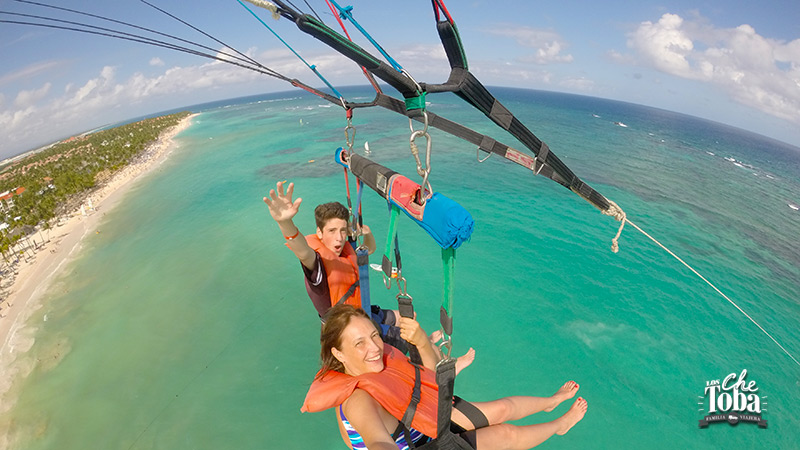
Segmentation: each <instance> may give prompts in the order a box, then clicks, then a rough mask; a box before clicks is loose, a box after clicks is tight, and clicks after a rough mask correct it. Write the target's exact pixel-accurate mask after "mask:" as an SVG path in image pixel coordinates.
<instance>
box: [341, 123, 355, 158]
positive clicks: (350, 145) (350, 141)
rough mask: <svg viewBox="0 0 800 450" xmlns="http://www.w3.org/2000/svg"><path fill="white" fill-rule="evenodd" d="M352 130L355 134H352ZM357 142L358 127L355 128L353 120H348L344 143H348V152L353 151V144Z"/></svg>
mask: <svg viewBox="0 0 800 450" xmlns="http://www.w3.org/2000/svg"><path fill="white" fill-rule="evenodd" d="M351 130H352V132H353V134H352V135H351V134H350V131H351ZM355 140H356V127H354V126H353V121H352V119H347V126H346V127H344V141H345V143H347V152H348V153H350V152H352V151H353V143H354V142H355Z"/></svg>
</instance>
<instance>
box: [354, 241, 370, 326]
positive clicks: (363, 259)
mask: <svg viewBox="0 0 800 450" xmlns="http://www.w3.org/2000/svg"><path fill="white" fill-rule="evenodd" d="M356 259H357V260H358V284H359V286H360V287H361V309H363V310H364V311H366V312H367V314H369V313H370V311H371V310H372V304H371V303H370V294H369V250H367V249H366V248H365V247H359V248H357V249H356Z"/></svg>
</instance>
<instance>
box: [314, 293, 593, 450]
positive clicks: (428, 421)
mask: <svg viewBox="0 0 800 450" xmlns="http://www.w3.org/2000/svg"><path fill="white" fill-rule="evenodd" d="M400 326H401V328H402V329H403V336H404V337H406V339H408V341H409V342H410V343H411V344H413V345H415V346H417V348H418V349H419V352H420V354H421V355H422V361H423V367H419V366H417V365H415V364H412V363H411V362H410V361H409V360H408V358H407V357H405V355H403V354H402V353H400V352H399V351H398V350H397V349H395V348H393V347H392V346H390V345H385V344H384V343H383V342H382V341H381V338H380V334H379V333H378V330H377V328H376V327H375V325H374V324H373V322H372V321H371V320H370V319H369V316H367V314H366V313H365V312H364V311H363V310H360V309H357V308H354V307H352V306H349V305H337V306H334V307H333V308H331V309H330V310H329V311H328V313H327V314H326V316H325V321H324V324H323V327H322V332H321V335H320V344H321V350H320V358H321V361H322V369H321V370H320V371H319V373H318V374H317V377H316V379H315V380H314V382H313V384H312V385H311V388H310V389H309V391H308V394H307V396H306V400H305V403H304V404H303V411H304V412H316V411H322V410H325V409H329V408H337V410H338V417H339V430H340V432H341V434H342V438H343V439H344V440H345V443H347V444H348V445H349V446H350V447H351V448H354V449H357V448H362V449H366V448H370V449H373V450H375V449H386V450H394V449H397V448H400V449H405V448H410V447H411V445H413V447H412V448H421V449H427V448H429V449H440V448H441V449H445V448H450V449H481V450H483V449H498V450H499V449H528V448H531V447H535V446H537V445H539V444H541V443H542V442H544V441H545V440H547V439H548V438H550V437H551V436H553V435H555V434H558V435H564V434H566V433H567V431H569V429H570V428H572V427H573V426H574V425H575V424H576V423H578V421H580V420H581V419H582V418H583V416H584V414H585V413H586V410H587V407H588V405H587V402H586V400H584V399H583V398H580V397H579V398H578V399H577V400H576V401H575V402H574V403H573V405H572V407H571V408H570V409H569V411H567V412H566V413H565V414H564V415H563V416H561V417H559V418H558V419H555V420H553V421H551V422H547V423H540V424H534V425H526V426H515V425H510V424H507V423H506V422H507V421H512V420H518V419H522V418H524V417H527V416H530V415H532V414H535V413H537V412H541V411H552V410H553V409H554V408H555V407H556V406H558V405H559V404H561V402H563V401H565V400H568V399H570V398H572V397H574V396H575V394H576V393H577V391H578V387H579V386H578V384H577V383H575V382H574V381H568V382H566V383H564V385H563V386H561V388H560V389H558V391H556V393H555V394H553V395H552V396H550V397H529V396H515V397H505V398H501V399H498V400H493V401H488V402H480V403H469V402H466V401H464V400H462V399H460V398H458V397H453V409H452V415H451V424H450V431H451V433H453V435H454V436H453V440H451V441H447V442H443V443H442V445H441V446H440V445H439V442H438V441H437V439H436V438H437V420H438V413H439V412H440V407H439V405H438V403H437V400H438V398H439V397H438V396H439V392H438V391H439V388H438V386H437V384H436V380H435V376H434V370H435V369H434V367H432V366H433V365H434V364H435V363H434V361H435V358H432V357H426V354H427V355H429V356H430V355H431V352H432V348H431V343H430V341H429V340H428V338H427V337H426V336H425V333H424V332H422V331H421V328H420V327H419V324H417V323H416V321H415V320H413V319H407V318H404V319H403V321H401V323H400ZM410 442H413V444H409V443H410ZM426 443H427V444H426Z"/></svg>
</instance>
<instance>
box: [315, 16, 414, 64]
mask: <svg viewBox="0 0 800 450" xmlns="http://www.w3.org/2000/svg"><path fill="white" fill-rule="evenodd" d="M330 1H331V3H333V6H335V7H336V9H338V10H339V17H341V18H342V19H346V20H349V21H350V22H353V25H355V26H356V28H358V31H360V32H361V34H363V35H364V37H366V38H367V39H368V40H369V41H370V42H371V43H372V45H374V46H375V48H377V49H378V51H379V52H381V54H382V55H383V57H384V58H386V60H387V61H389V64H391V65H392V67H394V69H395V70H397V71H398V72H402V71H403V68H402V67H401V66H400V64H398V63H397V61H395V60H394V59H393V58H392V57H391V56H389V54H388V53H386V51H385V50H384V49H383V47H381V46H380V45H378V43H377V42H376V41H375V39H372V36H370V35H369V33H367V31H366V30H365V29H363V28H361V25H359V24H358V22H356V19H354V18H353V14H352V11H353V7H352V6H347V7H344V8H342V7H341V6H339V5H338V4H337V3H336V0H330Z"/></svg>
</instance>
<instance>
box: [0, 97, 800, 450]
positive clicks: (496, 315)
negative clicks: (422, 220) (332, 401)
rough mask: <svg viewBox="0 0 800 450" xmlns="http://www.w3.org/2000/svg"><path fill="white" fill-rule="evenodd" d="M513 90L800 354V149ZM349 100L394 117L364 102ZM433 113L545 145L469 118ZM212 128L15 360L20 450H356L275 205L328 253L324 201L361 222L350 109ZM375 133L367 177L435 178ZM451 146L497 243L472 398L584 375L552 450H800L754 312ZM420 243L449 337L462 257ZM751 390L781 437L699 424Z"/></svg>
mask: <svg viewBox="0 0 800 450" xmlns="http://www.w3.org/2000/svg"><path fill="white" fill-rule="evenodd" d="M492 91H493V92H494V93H495V95H496V96H497V97H498V98H499V99H500V100H501V101H502V102H503V103H504V105H505V106H506V107H508V108H509V109H510V110H511V111H512V112H514V113H515V115H516V116H517V117H518V118H519V119H520V120H521V121H522V122H523V123H525V124H527V125H528V126H529V128H531V130H532V131H533V132H534V133H536V135H537V136H538V137H539V138H541V139H542V140H543V141H544V142H546V143H547V144H548V145H549V146H550V148H551V150H552V151H553V152H554V153H555V154H556V155H558V156H559V157H560V158H561V159H562V160H563V161H564V162H565V163H566V164H567V165H568V166H569V167H570V168H571V169H572V170H573V171H574V172H575V173H576V174H577V175H578V176H580V177H581V178H582V179H583V180H584V181H585V182H587V183H589V184H590V185H591V186H593V187H594V188H595V189H596V190H598V191H599V192H600V193H602V194H603V195H605V196H606V197H608V198H609V199H611V200H613V201H615V202H616V203H618V204H619V205H620V206H621V207H622V208H623V209H624V210H625V211H626V213H627V215H628V218H629V219H630V220H632V221H633V222H634V223H635V224H637V225H638V226H640V227H642V228H643V229H644V230H645V231H647V232H648V233H650V234H651V235H653V236H654V237H655V238H656V239H658V240H659V241H660V242H662V243H663V244H664V245H666V246H667V247H668V248H670V249H671V250H672V251H674V252H675V253H676V254H677V255H678V256H680V257H681V258H683V259H684V260H685V261H686V262H687V263H689V264H691V265H692V266H693V267H695V268H696V269H697V270H698V271H699V272H700V273H701V274H703V276H705V277H706V278H707V279H708V280H710V281H711V282H712V283H714V284H715V285H716V286H717V287H718V288H719V289H720V290H722V292H724V293H725V294H726V295H727V296H729V297H730V298H731V299H732V300H733V301H734V302H735V303H736V304H737V305H739V306H740V307H741V308H742V309H743V310H744V311H745V312H746V313H747V314H749V315H750V316H751V317H752V318H753V319H754V320H756V321H757V322H758V323H759V324H761V326H762V327H763V328H764V329H765V330H766V331H767V332H769V333H770V334H771V335H772V336H773V337H774V338H775V339H776V340H777V341H778V342H780V343H781V344H782V345H783V346H784V347H785V348H786V349H787V350H788V351H789V352H791V353H792V354H793V355H794V356H795V357H796V358H798V357H800V332H799V331H798V329H800V243H799V242H798V236H800V211H797V210H796V209H795V208H792V205H795V207H796V205H798V204H800V149H798V148H796V147H792V146H789V145H786V144H783V143H780V142H777V141H773V140H769V139H767V138H764V137H762V136H758V135H755V134H751V133H748V132H745V131H742V130H739V129H735V128H730V127H726V126H724V125H720V124H718V123H713V122H708V121H705V120H701V119H698V118H694V117H689V116H685V115H680V114H676V113H672V112H668V111H663V110H658V109H653V108H648V107H644V106H637V105H633V104H627V103H620V102H614V101H609V100H602V99H597V98H590V97H581V96H574V95H566V94H560V93H552V92H540V91H529V90H519V89H505V88H496V89H492ZM342 92H343V94H344V95H345V96H347V97H348V99H351V100H369V99H370V98H371V97H370V95H369V91H368V90H366V88H350V89H344V90H343V91H342ZM428 101H429V102H430V103H429V105H428V108H429V109H430V111H432V112H435V113H436V114H439V115H442V116H444V117H447V118H450V119H452V120H456V121H458V122H461V123H463V124H465V125H468V126H470V127H472V128H474V129H476V130H478V131H480V132H482V133H486V134H489V135H491V136H493V137H494V138H495V139H497V140H499V141H501V142H504V143H505V144H507V145H510V146H512V147H514V148H517V149H520V150H524V149H523V148H522V146H521V144H519V143H518V142H516V141H515V140H514V139H513V138H512V137H511V136H510V135H508V134H507V133H506V132H504V131H502V130H500V129H499V128H497V127H496V126H495V125H494V124H493V123H492V122H490V121H489V120H488V119H486V118H485V117H484V116H483V115H481V114H480V113H478V112H477V111H474V110H472V109H471V108H469V107H465V104H464V103H463V102H462V101H461V100H460V99H458V98H457V97H455V96H453V95H450V94H437V95H429V96H428ZM191 109H192V110H193V111H195V112H199V113H200V115H199V116H197V117H196V118H195V119H194V122H193V125H192V126H191V127H190V128H189V129H188V130H186V131H185V132H183V133H182V134H180V135H179V136H178V138H177V141H178V142H179V143H180V147H179V148H178V149H177V150H176V151H175V152H174V153H173V154H172V155H171V157H170V159H169V160H168V161H167V162H165V163H164V165H162V166H160V168H159V169H158V170H156V171H154V172H152V173H151V174H149V175H148V176H147V177H146V178H145V179H142V180H140V181H139V182H138V183H137V186H136V188H135V189H133V190H132V191H131V192H130V193H129V194H128V196H127V197H126V199H125V200H124V201H123V202H122V203H121V204H120V205H119V206H118V207H117V208H115V209H113V210H111V211H108V212H107V213H106V218H105V221H104V222H103V223H102V224H101V226H100V229H99V231H100V233H97V234H92V235H90V236H89V237H88V238H87V241H86V242H85V243H84V246H83V249H82V251H81V255H80V257H79V258H77V259H76V260H75V261H73V262H72V263H71V264H69V266H68V267H67V268H66V269H65V270H64V272H63V274H62V276H61V277H60V278H59V279H58V280H57V282H56V283H55V284H54V285H53V286H52V287H51V289H50V291H49V292H48V293H47V294H46V296H45V298H44V299H43V301H42V307H41V308H40V309H39V310H38V311H37V312H36V313H35V314H34V315H33V316H32V317H31V318H30V319H29V321H28V323H27V328H26V330H24V333H27V334H28V335H29V336H30V337H31V338H33V339H35V343H34V344H33V346H32V347H31V349H30V350H29V351H28V352H27V353H24V354H20V355H18V357H17V362H16V364H18V365H19V366H20V367H26V368H28V369H30V374H29V375H28V376H27V377H26V378H24V379H19V380H17V381H16V383H15V387H14V390H13V392H12V394H13V398H14V399H15V404H14V407H13V408H12V409H11V410H10V411H8V412H6V413H4V414H2V415H0V432H2V433H3V434H5V435H6V436H7V437H8V438H9V439H10V444H9V445H10V448H14V449H26V450H28V449H31V450H34V449H64V450H69V449H76V450H77V449H81V450H83V449H88V448H96V449H170V450H171V449H264V448H267V449H278V448H288V449H343V448H345V446H344V444H343V443H342V441H341V439H340V437H339V433H338V431H337V428H336V423H335V420H334V416H333V413H332V412H325V413H317V414H301V413H300V405H301V403H302V400H303V398H304V395H305V392H306V389H307V388H308V385H309V384H310V382H311V380H312V378H313V376H314V373H315V371H316V369H317V365H318V353H319V349H318V333H319V322H318V319H317V317H316V314H315V311H314V309H313V307H312V305H311V302H310V301H309V300H308V298H307V296H306V294H305V289H304V286H303V278H302V272H301V270H300V265H299V263H298V262H297V261H296V260H295V258H294V256H293V255H292V254H291V252H290V251H289V250H288V249H286V248H285V247H284V245H283V242H284V241H283V238H282V237H281V235H280V232H279V231H278V228H277V226H276V225H275V224H274V222H273V221H272V220H271V219H270V217H269V213H268V210H267V208H266V206H265V205H264V204H263V202H262V200H261V198H262V197H263V196H264V195H266V193H267V192H268V190H269V189H270V188H272V187H274V185H275V183H276V181H280V180H289V181H292V182H294V183H295V184H296V188H295V193H296V195H297V196H300V197H302V198H303V204H302V207H301V212H300V214H299V217H298V220H297V222H298V224H299V225H300V227H301V229H302V230H303V231H304V232H306V233H309V232H312V231H313V227H314V225H313V207H314V206H315V205H316V204H318V203H322V202H327V201H334V200H337V201H341V202H345V199H346V197H345V183H344V176H343V173H342V170H341V167H340V166H337V165H335V164H334V162H333V152H334V150H335V149H336V148H337V147H340V146H342V145H343V144H344V132H343V129H344V126H345V117H344V114H343V111H342V110H341V109H340V108H338V107H336V106H334V105H330V104H325V102H324V101H322V100H319V99H318V98H316V97H313V96H311V95H308V94H306V93H299V92H296V91H293V92H290V93H279V94H270V95H265V96H260V97H249V98H241V99H233V100H228V101H223V102H217V103H215V104H209V105H201V106H197V107H191ZM615 122H616V123H615ZM620 123H621V124H624V125H626V126H625V127H623V126H621V125H619V124H620ZM353 124H354V126H355V127H356V130H357V132H356V137H355V146H354V148H355V150H356V151H357V152H359V153H361V154H364V153H365V149H364V144H365V142H368V143H369V149H370V153H369V155H366V156H368V157H369V158H371V159H374V160H375V161H377V162H379V163H381V164H383V165H385V166H387V167H390V168H392V169H394V170H396V171H398V172H401V173H404V174H406V175H408V176H409V177H411V178H412V179H415V178H417V176H416V175H415V170H414V167H415V166H414V161H413V158H412V157H411V155H410V151H409V145H408V141H409V135H410V131H409V127H408V120H407V119H406V118H404V117H403V116H400V115H396V114H394V113H391V112H389V111H385V110H381V109H379V108H370V109H358V110H356V111H355V115H354V118H353ZM431 136H432V152H433V153H432V155H433V156H432V162H431V168H432V171H431V175H430V181H431V183H432V186H433V188H434V190H436V191H438V192H441V193H442V194H444V195H446V196H448V197H450V198H451V199H453V200H455V201H457V202H458V203H460V204H461V205H462V206H464V207H465V208H466V209H467V210H469V211H470V213H471V214H472V216H473V217H474V219H475V223H476V226H475V231H474V234H473V236H472V239H471V241H470V242H468V243H466V244H464V245H463V246H462V247H461V248H460V249H459V250H458V252H457V263H456V283H455V286H456V287H455V289H456V297H455V305H454V308H453V311H452V312H453V314H454V318H455V322H454V327H455V332H454V335H453V339H454V345H455V349H454V352H455V353H458V354H460V353H462V352H464V351H466V349H468V348H469V347H474V348H475V349H476V351H477V359H476V361H475V363H474V364H473V365H472V366H470V367H469V368H467V369H466V370H465V371H464V372H463V373H462V374H461V375H459V377H458V379H457V380H456V393H457V394H458V395H460V396H461V397H464V398H465V399H468V400H470V399H471V400H478V401H480V400H489V399H492V398H497V397H501V396H507V395H518V394H526V395H550V394H552V393H553V392H554V391H555V390H556V389H557V388H558V387H559V386H561V385H562V384H563V383H564V382H565V381H567V380H570V379H574V380H576V381H577V382H578V383H580V386H581V388H580V392H579V395H581V396H583V397H584V398H586V399H587V400H588V402H589V410H588V412H587V414H586V416H585V418H584V419H583V420H582V421H581V422H580V423H578V424H577V425H576V426H575V427H574V428H573V429H572V430H571V431H570V432H569V433H568V434H567V435H566V436H563V437H558V436H556V437H553V438H551V439H550V440H549V441H547V442H546V443H544V444H543V445H542V446H541V448H549V449H560V448H587V449H642V448H648V449H708V448H765V449H795V448H800V444H798V443H799V442H800V418H798V415H797V414H796V410H797V405H798V404H800V365H798V364H796V363H795V362H794V361H793V360H792V359H791V358H790V357H789V356H787V355H786V354H785V353H784V352H783V351H782V350H781V349H780V348H779V347H778V346H777V345H776V344H775V343H774V342H773V341H772V340H770V338H768V337H767V336H766V335H765V334H764V332H762V331H761V330H760V329H759V328H758V327H756V325H754V324H753V323H752V322H751V321H750V320H748V319H747V318H746V317H745V316H744V315H743V314H742V313H741V312H740V311H738V310H737V309H736V308H735V307H734V306H733V305H731V304H730V303H728V302H727V301H726V300H725V299H724V298H722V297H721V296H720V295H719V294H717V293H716V292H715V291H714V290H713V289H711V288H710V287H709V286H708V285H707V284H705V283H704V282H703V281H702V280H700V279H699V278H698V277H697V276H695V275H694V274H693V273H691V272H690V271H689V270H687V269H686V268H685V267H683V266H682V265H681V264H680V263H679V262H677V261H676V260H675V259H674V258H673V257H671V256H670V255H669V254H667V253H666V252H665V251H664V250H662V249H661V248H659V247H657V246H656V245H655V244H653V243H652V242H651V241H650V240H649V239H647V238H646V237H645V236H643V235H642V234H640V233H639V232H638V231H636V230H635V229H634V228H633V227H631V226H630V225H627V226H626V227H625V229H624V231H623V233H622V237H621V238H620V241H619V243H620V251H619V253H616V254H615V253H612V252H611V250H610V246H611V238H612V237H614V235H615V234H616V232H617V228H618V226H619V223H618V222H616V221H615V220H613V218H610V217H607V216H604V215H602V214H600V212H599V211H598V210H597V209H595V208H594V207H592V206H591V205H590V204H588V203H587V202H585V201H584V200H583V199H581V198H580V197H579V196H577V195H575V194H574V193H572V192H570V191H569V190H567V189H565V188H563V187H562V186H560V185H558V184H556V183H554V182H552V181H550V180H548V179H546V178H543V177H537V176H534V175H533V174H532V173H531V172H530V171H527V170H525V169H523V168H522V167H520V166H518V165H515V164H512V163H509V162H508V161H506V160H503V159H502V158H500V157H498V156H497V155H495V156H492V157H491V158H489V159H488V160H487V161H485V162H483V163H479V162H478V161H477V156H480V157H483V156H485V155H484V154H480V155H477V154H476V149H475V147H474V146H473V145H472V144H469V143H466V142H464V141H461V140H459V139H457V138H454V137H451V136H448V135H446V134H444V133H443V132H441V131H439V130H436V129H432V130H431ZM351 186H352V179H351ZM363 209H364V215H365V221H366V223H368V224H369V225H370V227H371V228H372V230H373V231H374V233H375V235H376V236H377V238H378V247H379V248H380V249H382V248H383V246H384V243H385V236H386V233H387V227H388V220H389V216H388V212H387V208H386V204H385V202H384V201H383V200H382V199H381V198H380V197H378V196H377V195H375V194H374V193H372V192H367V193H365V194H364V199H363ZM399 235H400V242H401V249H402V252H403V273H404V276H405V277H406V279H407V280H408V293H409V294H411V295H412V296H413V297H414V302H415V304H416V309H417V312H418V315H419V318H420V319H421V322H422V324H423V326H424V327H425V328H426V329H427V330H428V331H433V330H434V329H436V328H437V324H438V316H439V312H438V310H439V305H440V303H441V298H442V270H441V262H440V255H439V249H438V247H437V246H436V244H435V243H434V241H433V240H432V239H431V238H430V237H429V236H428V235H427V234H425V232H424V231H422V230H421V229H420V228H419V227H417V226H416V225H415V224H414V223H413V222H411V221H410V220H403V221H402V222H401V223H400V230H399ZM378 253H380V252H378ZM378 253H376V254H375V255H373V257H372V259H373V260H372V261H371V262H373V263H378V262H380V255H379V254H378ZM373 274H375V275H379V274H378V273H377V272H373ZM371 290H372V297H373V300H372V301H373V303H377V304H381V305H383V306H386V307H391V305H392V303H393V302H394V301H395V295H396V292H395V291H387V290H386V289H385V288H384V287H383V283H382V280H381V279H380V278H379V277H378V276H375V277H373V278H372V279H371ZM743 370H747V380H748V381H749V382H752V381H754V382H755V383H756V384H757V387H758V391H757V394H758V395H759V399H760V402H761V405H760V406H761V407H762V409H763V411H762V418H763V419H765V420H766V421H767V424H768V426H767V428H765V429H764V428H759V427H758V426H757V425H756V424H753V423H746V422H741V423H739V424H738V425H736V426H732V425H730V424H728V423H725V422H722V423H712V424H710V425H709V427H708V428H700V427H699V426H698V423H699V422H698V421H699V420H700V419H702V418H703V417H704V415H706V414H708V409H709V408H708V403H709V401H710V400H709V396H707V395H705V391H704V390H705V387H706V385H707V383H709V382H713V381H715V380H723V379H724V378H725V377H726V376H728V375H729V374H731V373H735V374H737V375H739V374H740V373H741V372H742V371H743ZM723 403H724V402H723ZM567 408H568V404H564V405H561V406H560V407H559V408H557V409H556V410H555V411H554V412H552V413H541V414H538V415H536V416H533V417H532V418H531V419H530V420H529V421H528V422H525V423H530V422H543V421H548V420H552V419H553V418H555V417H557V416H559V415H561V414H562V413H563V412H564V411H566V409H567Z"/></svg>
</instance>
